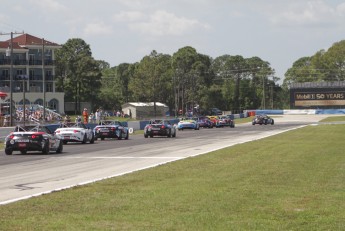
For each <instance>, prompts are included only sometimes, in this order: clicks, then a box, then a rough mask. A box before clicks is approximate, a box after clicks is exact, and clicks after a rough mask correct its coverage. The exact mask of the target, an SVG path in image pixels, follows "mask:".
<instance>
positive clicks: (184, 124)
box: [177, 118, 199, 130]
mask: <svg viewBox="0 0 345 231" xmlns="http://www.w3.org/2000/svg"><path fill="white" fill-rule="evenodd" d="M177 129H178V130H183V129H194V130H199V124H198V123H197V121H195V120H194V119H192V118H185V119H181V120H180V122H178V124H177Z"/></svg>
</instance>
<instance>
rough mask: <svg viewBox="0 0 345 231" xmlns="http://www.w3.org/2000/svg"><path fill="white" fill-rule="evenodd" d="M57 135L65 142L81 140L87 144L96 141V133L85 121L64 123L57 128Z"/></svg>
mask: <svg viewBox="0 0 345 231" xmlns="http://www.w3.org/2000/svg"><path fill="white" fill-rule="evenodd" d="M55 133H56V135H57V136H58V137H59V138H60V139H61V140H62V142H63V143H64V144H67V143H68V142H81V143H82V144H85V143H87V142H89V143H90V144H93V143H94V142H95V138H94V134H93V131H92V129H91V128H89V127H86V126H85V124H83V123H71V122H69V123H63V124H61V125H60V127H59V128H57V129H56V130H55Z"/></svg>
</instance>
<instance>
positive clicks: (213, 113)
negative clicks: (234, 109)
mask: <svg viewBox="0 0 345 231" xmlns="http://www.w3.org/2000/svg"><path fill="white" fill-rule="evenodd" d="M222 114H223V111H222V110H219V109H218V108H216V107H214V108H211V114H210V115H222Z"/></svg>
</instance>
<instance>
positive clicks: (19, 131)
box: [5, 125, 63, 155]
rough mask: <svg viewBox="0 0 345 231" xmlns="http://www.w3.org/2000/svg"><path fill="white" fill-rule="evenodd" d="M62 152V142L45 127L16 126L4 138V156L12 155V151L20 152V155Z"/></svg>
mask: <svg viewBox="0 0 345 231" xmlns="http://www.w3.org/2000/svg"><path fill="white" fill-rule="evenodd" d="M62 150H63V143H62V140H60V139H59V138H58V137H57V136H56V135H55V133H54V132H52V130H51V128H49V126H47V125H29V126H23V127H21V126H16V127H15V129H14V131H13V132H11V133H10V134H9V135H8V136H7V137H6V138H5V153H6V155H12V152H13V151H20V152H21V154H26V153H27V152H28V151H38V152H42V153H43V154H48V153H49V152H51V151H54V152H56V153H61V152H62Z"/></svg>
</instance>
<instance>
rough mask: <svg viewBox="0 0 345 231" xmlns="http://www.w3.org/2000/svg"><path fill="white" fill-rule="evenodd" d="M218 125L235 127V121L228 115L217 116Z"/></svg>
mask: <svg viewBox="0 0 345 231" xmlns="http://www.w3.org/2000/svg"><path fill="white" fill-rule="evenodd" d="M219 126H221V127H230V128H234V127H235V121H234V120H233V119H232V118H231V117H230V116H229V115H226V116H220V117H219Z"/></svg>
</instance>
